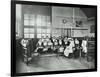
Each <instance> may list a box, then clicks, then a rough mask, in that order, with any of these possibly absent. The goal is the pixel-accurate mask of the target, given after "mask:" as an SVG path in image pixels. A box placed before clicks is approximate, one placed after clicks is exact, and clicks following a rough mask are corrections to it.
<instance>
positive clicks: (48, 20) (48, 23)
mask: <svg viewBox="0 0 100 77" xmlns="http://www.w3.org/2000/svg"><path fill="white" fill-rule="evenodd" d="M50 25H51V22H50V16H47V26H50Z"/></svg>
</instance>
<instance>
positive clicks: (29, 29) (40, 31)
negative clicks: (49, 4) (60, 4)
mask: <svg viewBox="0 0 100 77" xmlns="http://www.w3.org/2000/svg"><path fill="white" fill-rule="evenodd" d="M50 25H51V22H50V16H45V15H36V16H35V15H33V14H24V38H34V37H35V36H34V35H35V33H37V34H36V35H37V38H41V37H42V36H43V37H46V36H48V37H50V32H51V31H50ZM35 31H36V32H35Z"/></svg>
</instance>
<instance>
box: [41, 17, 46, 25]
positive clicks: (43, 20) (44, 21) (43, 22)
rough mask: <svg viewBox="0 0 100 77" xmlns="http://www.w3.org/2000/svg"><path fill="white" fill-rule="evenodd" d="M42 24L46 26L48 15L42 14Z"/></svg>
mask: <svg viewBox="0 0 100 77" xmlns="http://www.w3.org/2000/svg"><path fill="white" fill-rule="evenodd" d="M41 19H42V25H41V26H46V16H42V18H41Z"/></svg>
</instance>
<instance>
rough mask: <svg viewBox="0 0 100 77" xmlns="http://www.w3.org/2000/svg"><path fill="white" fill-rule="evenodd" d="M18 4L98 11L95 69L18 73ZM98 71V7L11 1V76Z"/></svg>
mask: <svg viewBox="0 0 100 77" xmlns="http://www.w3.org/2000/svg"><path fill="white" fill-rule="evenodd" d="M16 4H26V5H49V6H62V7H66V6H69V7H89V8H95V9H96V16H95V17H96V19H95V23H96V24H95V68H94V69H81V70H63V71H49V72H35V73H34V72H31V73H16V57H15V56H16V31H15V30H16V29H15V25H16ZM96 71H97V5H81V4H67V3H66V4H65V3H49V2H33V1H13V0H12V1H11V76H12V77H13V76H31V75H45V74H46V75H47V74H61V73H79V72H96Z"/></svg>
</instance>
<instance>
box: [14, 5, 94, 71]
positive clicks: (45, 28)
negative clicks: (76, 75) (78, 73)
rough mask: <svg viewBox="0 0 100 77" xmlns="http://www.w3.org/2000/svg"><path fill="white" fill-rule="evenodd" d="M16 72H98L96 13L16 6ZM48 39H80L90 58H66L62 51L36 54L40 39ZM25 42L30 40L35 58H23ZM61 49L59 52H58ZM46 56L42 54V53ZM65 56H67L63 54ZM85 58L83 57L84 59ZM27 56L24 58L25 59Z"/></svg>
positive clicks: (44, 6) (32, 55) (78, 9)
mask: <svg viewBox="0 0 100 77" xmlns="http://www.w3.org/2000/svg"><path fill="white" fill-rule="evenodd" d="M15 25H16V34H15V35H16V72H17V73H27V72H45V71H61V70H80V69H93V68H95V53H96V51H95V26H96V9H95V8H86V7H69V6H66V7H65V6H49V5H25V4H16V24H15ZM42 37H43V38H46V37H48V38H49V39H51V38H53V37H55V38H59V37H60V38H65V37H68V38H72V39H75V38H77V39H78V40H83V39H84V37H85V38H87V39H88V42H87V44H88V45H87V56H84V53H82V52H81V51H80V52H79V53H78V54H79V56H78V58H74V57H73V53H72V54H70V57H66V56H65V55H64V54H60V55H58V54H59V52H58V50H57V51H56V52H54V51H53V50H49V51H46V52H45V53H39V52H35V50H36V48H37V43H38V41H39V39H41V38H42ZM22 39H25V40H28V41H30V42H29V50H28V49H27V52H29V54H30V55H31V56H30V57H29V58H30V60H29V61H28V59H29V58H28V55H26V56H27V61H26V59H25V60H23V58H26V57H25V56H24V55H23V52H25V47H24V48H23V46H22V44H21V41H22ZM58 49H59V48H58ZM40 52H42V51H40ZM63 53H64V52H63ZM80 54H81V55H80ZM23 56H24V57H23Z"/></svg>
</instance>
